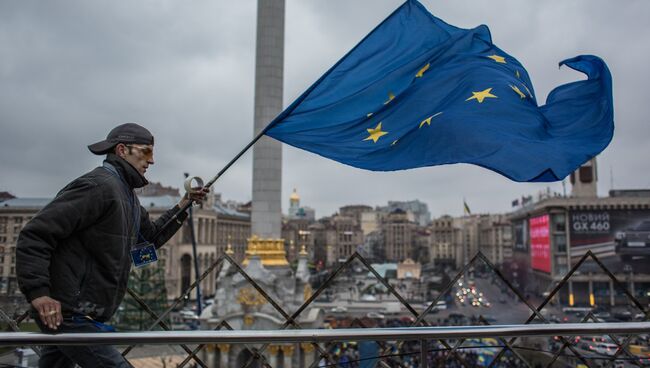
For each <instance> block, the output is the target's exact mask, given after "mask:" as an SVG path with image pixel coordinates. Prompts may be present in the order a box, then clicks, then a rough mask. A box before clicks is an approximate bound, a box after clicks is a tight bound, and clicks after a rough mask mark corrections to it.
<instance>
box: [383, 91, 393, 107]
mask: <svg viewBox="0 0 650 368" xmlns="http://www.w3.org/2000/svg"><path fill="white" fill-rule="evenodd" d="M394 98H395V95H394V94H393V92H388V100H387V101H386V102H384V105H386V104H387V103H389V102H391V101H393V99H394Z"/></svg>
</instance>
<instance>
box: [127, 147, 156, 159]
mask: <svg viewBox="0 0 650 368" xmlns="http://www.w3.org/2000/svg"><path fill="white" fill-rule="evenodd" d="M126 146H127V147H129V148H135V149H137V150H138V151H140V153H141V154H142V156H144V158H145V159H147V160H153V147H148V146H137V145H135V144H127V145H126Z"/></svg>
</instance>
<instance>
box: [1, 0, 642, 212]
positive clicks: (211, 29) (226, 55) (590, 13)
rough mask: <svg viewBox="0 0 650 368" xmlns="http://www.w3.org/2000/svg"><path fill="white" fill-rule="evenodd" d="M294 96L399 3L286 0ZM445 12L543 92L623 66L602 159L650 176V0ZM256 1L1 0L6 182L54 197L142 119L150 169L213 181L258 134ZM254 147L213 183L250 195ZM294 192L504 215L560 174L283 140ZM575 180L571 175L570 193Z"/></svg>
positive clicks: (289, 92) (430, 4) (463, 6)
mask: <svg viewBox="0 0 650 368" xmlns="http://www.w3.org/2000/svg"><path fill="white" fill-rule="evenodd" d="M286 2H287V5H286V7H287V16H286V46H285V105H287V104H289V103H290V102H291V101H293V99H294V98H296V97H297V96H298V95H299V94H300V93H301V92H302V91H303V90H304V89H306V88H307V87H308V86H309V85H311V83H312V82H313V81H315V80H316V79H317V78H318V77H319V76H320V75H321V74H322V73H323V72H324V71H325V70H327V69H328V68H329V67H330V66H331V65H332V64H334V63H335V62H336V61H337V60H338V59H339V58H340V57H342V56H343V55H344V54H345V53H346V52H347V51H348V50H349V49H350V48H351V47H353V46H354V45H355V44H356V43H357V42H358V41H359V40H361V38H362V37H363V36H364V35H365V34H367V33H368V32H369V31H370V30H372V28H373V27H374V26H375V25H377V24H378V23H379V22H380V21H381V20H382V19H384V18H385V17H386V16H388V14H390V12H391V11H392V10H394V9H395V8H396V7H398V6H399V5H400V4H401V3H402V1H397V0H381V1H377V0H354V1H350V0H328V1H317V0H286ZM423 4H424V5H425V6H426V7H427V8H428V9H429V10H430V11H431V12H432V13H433V14H434V15H436V16H437V17H439V18H442V19H443V20H445V21H447V22H448V23H451V24H453V25H456V26H460V27H465V28H470V27H474V26H477V25H479V24H487V25H488V26H489V27H490V29H491V31H492V37H493V41H494V43H495V44H496V45H498V46H499V47H501V48H502V49H504V50H505V51H507V52H508V53H510V54H511V55H513V56H515V57H516V58H518V59H519V61H520V62H521V63H522V64H523V65H524V66H525V67H526V68H527V70H528V72H529V74H530V76H531V78H532V81H533V84H534V87H535V89H536V93H537V96H538V100H539V101H540V103H543V101H544V100H545V97H546V95H547V94H548V92H549V91H550V90H551V89H553V88H554V87H556V86H557V85H559V84H562V83H567V82H570V81H573V80H576V79H581V78H583V77H582V75H581V74H579V73H577V72H573V71H571V70H569V69H566V68H563V69H561V70H558V68H557V63H558V62H559V61H561V60H563V59H565V58H569V57H573V56H575V55H578V54H584V53H589V54H595V55H598V56H601V57H602V58H603V59H604V60H605V61H606V62H607V63H608V65H609V67H610V69H611V71H612V75H613V79H614V101H615V122H616V124H617V126H616V132H615V135H614V140H613V141H612V143H611V144H610V146H609V147H608V148H607V149H606V150H605V152H604V153H603V154H602V155H601V156H600V157H599V174H600V175H599V176H600V192H601V194H605V193H606V191H607V190H609V189H610V170H611V171H613V173H614V186H615V187H616V188H650V175H649V174H648V157H649V156H650V155H649V153H650V149H649V145H648V143H647V142H649V141H650V128H649V127H648V120H647V116H648V112H649V110H650V109H649V107H648V106H649V104H648V102H647V97H646V96H647V92H646V91H647V90H648V88H649V87H648V86H649V85H650V77H649V76H648V75H649V73H648V71H647V68H648V65H650V43H649V42H648V41H647V40H648V38H649V37H650V25H648V22H647V19H648V18H650V2H648V1H644V0H636V1H616V2H615V1H603V0H599V1H594V0H584V1H543V2H542V1H516V0H509V1H506V0H504V1H498V0H495V1H490V2H485V1H469V0H467V1H458V0H456V1H446V2H441V1H431V0H425V1H423ZM255 13H256V2H255V1H252V0H245V1H223V0H203V1H192V2H187V1H130V2H116V1H92V2H91V1H82V0H79V1H47V2H37V1H19V0H13V1H12V0H7V1H2V2H0V55H1V57H0V169H1V172H2V174H1V175H0V191H4V190H7V191H10V192H11V193H13V194H14V195H17V196H22V197H28V196H45V197H51V196H53V195H54V194H55V193H56V191H57V190H58V189H60V188H61V187H62V186H64V185H65V184H66V183H67V182H68V181H70V180H72V179H73V178H75V177H76V176H78V175H80V174H82V173H83V172H85V171H87V170H89V169H91V168H92V167H94V166H96V165H98V164H99V163H100V162H101V158H100V157H96V156H93V155H92V154H90V153H89V152H88V150H87V149H86V145H87V144H89V143H93V142H95V141H98V140H100V139H102V138H103V137H105V135H106V133H107V132H108V131H109V130H110V129H111V128H112V127H113V126H115V125H116V124H118V123H122V122H129V121H136V122H140V123H142V124H143V125H145V126H147V127H148V128H149V129H150V130H151V131H152V132H153V133H154V135H155V136H156V165H154V166H153V167H152V168H151V169H150V171H149V173H148V177H149V179H150V180H152V181H161V182H162V183H163V184H165V185H173V186H177V187H179V186H181V182H182V173H183V172H185V171H188V172H190V173H192V174H193V175H200V176H203V177H205V178H211V177H212V176H213V175H214V174H215V173H216V172H217V171H218V170H219V169H221V168H222V167H223V165H224V164H225V163H227V162H228V161H229V159H230V158H231V157H233V156H234V155H235V154H236V153H237V152H239V150H240V149H241V148H243V147H244V145H246V144H247V143H248V142H249V141H250V139H251V138H252V136H253V86H254V75H253V73H254V57H255V55H254V50H255V16H256V14H255ZM251 161H252V160H251V154H250V153H249V154H247V155H245V156H244V157H243V158H242V159H241V160H240V161H239V162H238V163H237V164H236V165H234V166H233V167H232V168H231V169H230V171H229V172H228V173H227V174H226V175H225V176H224V177H223V178H222V179H221V180H220V181H219V182H217V184H216V186H215V190H216V191H218V192H221V193H223V195H224V197H225V198H229V199H236V200H241V201H246V200H249V199H250V198H251ZM283 170H284V172H283V188H284V189H283V200H282V202H283V205H284V206H285V209H286V206H287V202H288V196H289V194H290V193H291V190H292V188H297V189H298V192H299V193H300V195H301V197H302V204H303V205H307V206H310V207H313V208H315V209H316V211H317V216H319V217H320V216H324V215H329V214H331V213H333V212H334V211H335V210H336V209H337V208H338V207H339V206H341V205H345V204H353V203H355V204H357V203H362V204H368V205H373V206H374V205H380V204H385V203H386V201H388V200H409V199H420V200H422V201H425V202H426V203H428V204H429V207H430V210H431V212H432V213H433V214H434V215H440V214H443V213H450V214H454V215H457V214H460V213H462V199H463V197H465V198H466V200H467V202H468V204H469V205H470V207H471V208H472V211H473V212H504V211H508V210H509V208H510V201H511V200H512V199H514V198H517V197H520V196H521V195H525V194H535V193H537V192H538V191H539V190H543V189H545V188H546V186H550V187H551V190H555V191H558V192H561V191H562V185H561V184H560V183H553V184H550V185H548V184H521V183H514V182H511V181H509V180H508V179H506V178H504V177H502V176H500V175H498V174H496V173H493V172H491V171H488V170H485V169H481V168H478V167H474V166H470V165H450V166H442V167H441V166H437V167H429V168H423V169H416V170H408V171H399V172H392V173H376V172H369V171H363V170H358V169H354V168H351V167H347V166H344V165H342V164H339V163H336V162H333V161H329V160H326V159H324V158H322V157H319V156H316V155H313V154H310V153H308V152H305V151H300V150H297V149H294V148H292V147H288V146H286V145H285V148H284V165H283ZM569 189H570V186H569V185H567V190H569Z"/></svg>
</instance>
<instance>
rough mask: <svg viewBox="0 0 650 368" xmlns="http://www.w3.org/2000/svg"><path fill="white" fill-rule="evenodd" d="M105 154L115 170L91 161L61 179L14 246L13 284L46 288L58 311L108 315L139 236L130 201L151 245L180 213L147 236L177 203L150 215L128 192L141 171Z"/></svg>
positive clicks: (35, 291)
mask: <svg viewBox="0 0 650 368" xmlns="http://www.w3.org/2000/svg"><path fill="white" fill-rule="evenodd" d="M106 162H107V163H109V164H110V165H111V166H112V167H114V168H115V169H116V171H117V173H116V172H115V171H113V172H112V171H111V170H109V169H107V168H106V167H98V168H96V169H94V170H93V171H91V172H89V173H87V174H85V175H83V176H81V177H79V178H77V179H75V180H74V181H72V182H71V183H70V184H68V185H67V186H66V187H65V188H63V189H62V190H61V191H60V192H59V193H58V194H57V196H56V197H55V198H54V200H52V202H50V203H49V204H47V205H46V206H45V207H44V208H43V209H42V210H41V211H40V212H38V213H37V214H36V216H34V218H32V219H31V220H30V221H29V222H28V223H27V224H26V225H25V227H24V228H23V230H22V231H21V232H20V235H19V237H18V244H17V250H16V273H17V276H18V284H19V286H20V290H21V291H22V292H23V294H25V296H26V297H27V300H28V301H30V302H31V301H32V300H34V299H35V298H38V297H40V296H44V295H47V296H50V297H51V298H54V299H56V300H58V301H59V302H61V307H62V310H63V315H64V316H66V315H72V314H81V315H88V316H90V317H92V318H94V319H96V320H98V321H100V322H105V321H107V320H109V319H110V318H111V316H112V315H113V314H114V313H115V311H116V310H117V307H118V306H119V305H120V303H121V302H122V298H123V297H124V293H125V291H126V286H127V281H128V276H129V271H130V270H131V255H130V250H131V247H132V246H133V245H135V244H137V243H139V242H140V241H142V240H141V239H140V241H139V240H138V235H137V234H136V229H137V224H136V222H135V221H136V218H137V215H138V211H137V208H139V218H137V221H139V222H140V229H139V232H140V234H141V235H142V237H143V238H144V239H146V240H148V241H150V242H152V243H154V244H155V245H156V248H158V247H160V246H162V245H163V244H164V243H165V242H166V241H167V240H168V239H169V238H171V237H172V236H173V235H174V233H175V232H176V231H177V230H178V229H179V228H180V226H181V224H182V221H183V220H184V219H185V218H186V217H187V214H186V213H183V214H182V215H179V216H178V219H177V220H176V221H173V222H172V224H170V226H169V227H168V228H167V229H165V231H164V232H163V233H162V234H161V235H160V236H159V237H158V238H156V239H151V238H152V237H153V235H154V234H155V233H156V232H157V231H158V229H159V228H160V227H161V226H162V224H164V223H165V222H166V221H167V220H168V219H169V218H171V217H172V216H173V214H174V213H176V211H178V206H174V207H173V208H172V209H170V210H168V211H167V212H165V213H164V214H163V215H162V216H160V218H158V219H157V220H156V221H154V222H152V221H150V220H149V214H148V213H147V211H146V210H145V209H144V208H143V207H142V206H140V203H139V202H138V199H137V196H135V194H133V188H137V187H140V186H143V185H144V184H146V180H145V179H144V177H142V176H141V175H140V174H139V173H138V172H137V170H136V169H135V168H134V167H133V166H131V165H130V164H129V163H128V162H126V161H125V160H123V159H121V158H119V157H117V156H115V155H112V154H109V155H108V157H107V160H106V161H105V165H106ZM111 166H109V168H110V167H111ZM116 174H119V175H116ZM135 206H137V207H135Z"/></svg>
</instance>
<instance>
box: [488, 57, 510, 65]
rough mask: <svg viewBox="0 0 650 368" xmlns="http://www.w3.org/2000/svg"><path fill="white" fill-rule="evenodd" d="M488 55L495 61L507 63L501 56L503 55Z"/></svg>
mask: <svg viewBox="0 0 650 368" xmlns="http://www.w3.org/2000/svg"><path fill="white" fill-rule="evenodd" d="M488 57H489V58H490V59H492V60H494V61H496V62H497V63H501V64H507V63H506V58H505V57H503V56H499V55H490V56H488Z"/></svg>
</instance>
